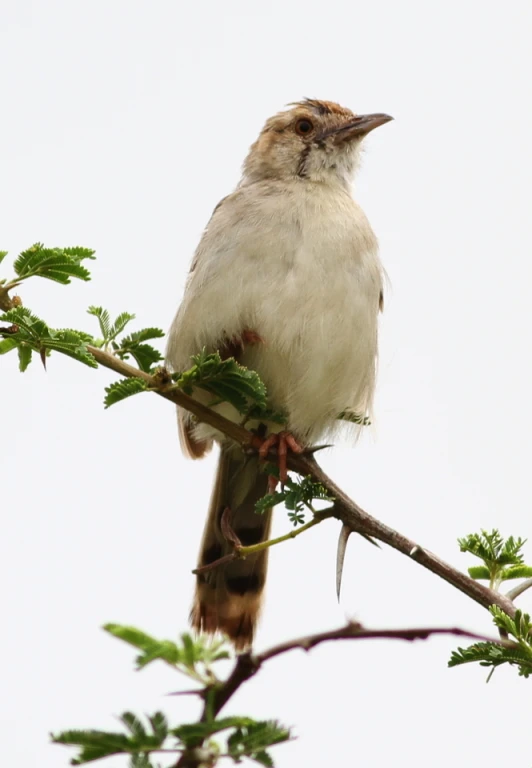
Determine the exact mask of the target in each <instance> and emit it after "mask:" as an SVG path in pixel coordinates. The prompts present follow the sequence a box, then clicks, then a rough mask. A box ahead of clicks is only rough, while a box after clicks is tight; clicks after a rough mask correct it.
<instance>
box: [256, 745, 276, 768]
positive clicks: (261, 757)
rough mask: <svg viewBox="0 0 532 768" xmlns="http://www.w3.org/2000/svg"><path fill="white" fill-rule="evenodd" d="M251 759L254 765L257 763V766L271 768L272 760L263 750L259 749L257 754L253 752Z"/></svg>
mask: <svg viewBox="0 0 532 768" xmlns="http://www.w3.org/2000/svg"><path fill="white" fill-rule="evenodd" d="M251 759H252V760H254V761H255V762H256V763H259V765H265V766H266V768H273V765H274V763H273V760H272V758H271V757H270V755H269V754H268V752H266V750H265V749H260V750H259V751H258V752H255V753H254V754H253V755H252V757H251Z"/></svg>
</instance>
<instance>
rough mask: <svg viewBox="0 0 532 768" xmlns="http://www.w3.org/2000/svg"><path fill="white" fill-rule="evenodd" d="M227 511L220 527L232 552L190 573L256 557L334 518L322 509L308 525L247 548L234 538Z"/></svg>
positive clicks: (329, 511) (331, 510)
mask: <svg viewBox="0 0 532 768" xmlns="http://www.w3.org/2000/svg"><path fill="white" fill-rule="evenodd" d="M227 511H228V510H227V509H225V510H224V513H223V515H222V519H221V526H220V527H221V530H222V533H223V535H224V537H225V539H226V540H227V541H228V542H229V543H230V544H233V547H234V549H233V551H232V552H230V553H229V554H228V555H224V556H223V557H219V558H218V560H214V561H213V562H212V563H207V565H200V566H198V567H197V568H195V569H194V570H193V571H192V573H194V574H198V573H205V572H206V571H212V570H213V569H214V568H218V566H219V565H224V564H225V563H230V562H231V561H233V560H238V559H239V558H242V559H245V558H246V557H248V556H249V555H256V554H257V553H258V552H262V551H263V550H264V549H268V548H269V547H274V546H275V545H276V544H281V543H282V542H283V541H288V540H289V539H295V538H296V537H297V536H299V534H300V533H304V532H305V531H308V529H309V528H313V527H314V526H315V525H318V523H321V522H322V521H323V520H327V519H328V518H330V517H335V514H334V511H333V509H324V510H322V511H321V512H316V513H315V515H314V517H313V518H312V520H310V521H309V522H308V523H305V525H302V526H301V527H300V528H294V529H293V530H291V531H289V532H288V533H285V534H284V535H283V536H278V537H277V538H276V539H268V540H267V541H260V542H259V543H258V544H249V545H248V546H243V545H242V544H241V543H240V539H239V538H238V537H237V536H236V534H235V532H234V531H233V529H232V528H231V527H230V524H229V522H228V520H227V515H226V513H227Z"/></svg>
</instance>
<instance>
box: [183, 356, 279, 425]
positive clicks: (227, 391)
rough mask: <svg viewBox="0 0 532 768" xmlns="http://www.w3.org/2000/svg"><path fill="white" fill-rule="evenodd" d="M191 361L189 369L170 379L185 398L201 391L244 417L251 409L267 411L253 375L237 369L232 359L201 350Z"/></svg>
mask: <svg viewBox="0 0 532 768" xmlns="http://www.w3.org/2000/svg"><path fill="white" fill-rule="evenodd" d="M192 361H193V363H194V365H193V367H192V368H190V369H189V370H188V371H184V372H183V373H181V374H174V377H173V378H174V380H175V381H176V385H177V386H178V387H180V388H181V389H183V391H184V392H186V393H187V394H191V392H192V390H193V389H194V387H200V388H201V389H204V390H206V391H207V392H210V393H211V394H213V395H215V397H216V398H217V399H218V400H222V401H226V402H228V403H230V404H231V405H233V406H234V407H235V408H236V409H237V411H239V412H240V413H245V414H247V413H248V411H249V409H250V408H252V407H254V406H259V407H261V408H266V387H265V385H264V384H263V382H262V381H261V380H260V378H259V376H258V374H257V373H256V372H255V371H250V370H248V369H247V368H244V367H243V366H241V365H239V364H238V363H237V362H236V360H234V359H233V358H232V357H230V358H228V359H227V360H222V359H221V358H220V355H219V354H218V352H215V353H213V354H207V353H206V352H205V350H204V351H203V352H201V353H200V354H199V355H194V356H193V357H192Z"/></svg>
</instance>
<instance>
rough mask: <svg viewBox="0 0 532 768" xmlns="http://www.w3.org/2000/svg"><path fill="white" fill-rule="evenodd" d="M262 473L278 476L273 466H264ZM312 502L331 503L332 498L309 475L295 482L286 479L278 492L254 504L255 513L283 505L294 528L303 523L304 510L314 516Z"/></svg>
mask: <svg viewBox="0 0 532 768" xmlns="http://www.w3.org/2000/svg"><path fill="white" fill-rule="evenodd" d="M264 471H265V472H267V473H268V474H270V475H273V476H274V477H278V476H279V468H278V467H276V466H275V465H274V464H266V466H265V467H264ZM314 501H330V502H333V501H334V498H333V497H332V496H330V495H329V492H328V491H327V489H326V488H325V486H323V485H322V484H321V483H317V482H316V481H314V480H313V479H312V478H311V477H310V475H309V476H307V477H298V478H297V479H295V480H294V479H292V478H291V477H288V478H287V480H286V482H285V484H284V486H283V487H282V488H281V490H280V491H274V492H273V493H268V494H266V496H263V497H262V498H261V499H259V500H258V501H257V502H256V503H255V511H256V512H258V513H259V514H263V513H264V512H266V511H267V510H268V509H271V508H272V507H275V506H277V504H284V505H285V507H286V509H287V510H288V519H289V520H290V522H291V523H292V524H293V525H294V526H296V525H302V524H303V523H304V522H305V510H308V511H310V512H311V513H312V514H313V515H315V514H316V509H315V508H314V504H313V502H314Z"/></svg>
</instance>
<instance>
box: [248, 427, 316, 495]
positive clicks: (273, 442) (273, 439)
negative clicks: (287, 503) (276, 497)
mask: <svg viewBox="0 0 532 768" xmlns="http://www.w3.org/2000/svg"><path fill="white" fill-rule="evenodd" d="M274 447H277V457H278V462H279V479H280V481H281V483H282V484H283V485H284V484H285V483H286V481H287V479H288V467H287V456H288V451H289V450H290V451H292V453H298V454H299V453H303V451H304V450H305V449H304V447H303V446H302V445H300V444H299V443H298V441H297V440H296V438H295V437H294V436H293V434H292V433H291V432H286V431H283V432H278V433H276V434H273V435H270V436H269V437H267V438H266V439H265V440H264V441H263V443H262V445H261V447H260V448H259V457H260V458H261V459H262V460H263V461H265V460H266V458H267V456H268V453H269V452H270V451H271V449H272V448H274ZM273 480H274V481H275V483H274V484H273V488H272V482H273ZM276 486H277V478H273V479H270V483H269V486H268V487H269V490H270V493H271V492H272V490H275V487H276Z"/></svg>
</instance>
